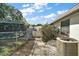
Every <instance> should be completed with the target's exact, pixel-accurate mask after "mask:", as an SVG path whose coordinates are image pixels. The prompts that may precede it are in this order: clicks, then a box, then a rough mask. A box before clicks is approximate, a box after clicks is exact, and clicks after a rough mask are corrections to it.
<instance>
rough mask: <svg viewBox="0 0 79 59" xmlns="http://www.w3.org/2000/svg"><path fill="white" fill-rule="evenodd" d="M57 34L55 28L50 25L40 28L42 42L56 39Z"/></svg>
mask: <svg viewBox="0 0 79 59" xmlns="http://www.w3.org/2000/svg"><path fill="white" fill-rule="evenodd" d="M58 32H59V31H58V29H56V28H55V27H53V26H51V25H44V26H43V27H42V40H43V41H44V42H47V41H49V40H51V39H56V37H57V35H58Z"/></svg>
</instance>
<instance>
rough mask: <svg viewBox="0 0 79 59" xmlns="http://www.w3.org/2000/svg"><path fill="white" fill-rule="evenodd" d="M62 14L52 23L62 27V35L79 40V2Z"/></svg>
mask: <svg viewBox="0 0 79 59" xmlns="http://www.w3.org/2000/svg"><path fill="white" fill-rule="evenodd" d="M60 16H61V17H59V18H58V19H56V20H55V21H54V22H52V23H51V25H53V26H55V27H58V28H59V29H60V35H62V34H63V35H66V36H68V37H70V38H74V39H77V40H79V4H77V5H76V6H75V7H73V8H72V9H70V10H69V11H68V12H66V13H64V14H62V15H60Z"/></svg>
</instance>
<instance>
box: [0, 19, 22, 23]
mask: <svg viewBox="0 0 79 59" xmlns="http://www.w3.org/2000/svg"><path fill="white" fill-rule="evenodd" d="M0 23H17V24H22V23H21V22H19V21H14V20H0Z"/></svg>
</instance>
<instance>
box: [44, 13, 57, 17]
mask: <svg viewBox="0 0 79 59" xmlns="http://www.w3.org/2000/svg"><path fill="white" fill-rule="evenodd" d="M55 16H56V14H54V13H52V14H49V15H46V16H44V17H45V18H52V17H55Z"/></svg>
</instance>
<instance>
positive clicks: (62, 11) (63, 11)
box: [57, 10, 68, 14]
mask: <svg viewBox="0 0 79 59" xmlns="http://www.w3.org/2000/svg"><path fill="white" fill-rule="evenodd" d="M67 11H68V10H61V11H57V14H63V13H65V12H67Z"/></svg>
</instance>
